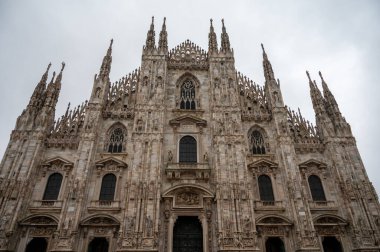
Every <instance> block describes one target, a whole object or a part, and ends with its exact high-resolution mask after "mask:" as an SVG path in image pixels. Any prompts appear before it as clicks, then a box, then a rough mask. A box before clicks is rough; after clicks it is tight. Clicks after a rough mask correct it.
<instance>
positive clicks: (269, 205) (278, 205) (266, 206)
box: [255, 200, 285, 211]
mask: <svg viewBox="0 0 380 252" xmlns="http://www.w3.org/2000/svg"><path fill="white" fill-rule="evenodd" d="M255 210H259V211H285V206H284V204H283V202H282V201H261V200H257V201H256V200H255Z"/></svg>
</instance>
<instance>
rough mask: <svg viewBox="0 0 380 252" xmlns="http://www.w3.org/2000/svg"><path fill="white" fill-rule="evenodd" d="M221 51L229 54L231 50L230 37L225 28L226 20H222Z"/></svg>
mask: <svg viewBox="0 0 380 252" xmlns="http://www.w3.org/2000/svg"><path fill="white" fill-rule="evenodd" d="M221 46H222V48H221V50H222V51H223V52H227V51H230V50H231V47H230V38H229V37H228V33H227V31H226V27H225V26H224V19H222V35H221Z"/></svg>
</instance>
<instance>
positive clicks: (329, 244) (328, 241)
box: [322, 236, 343, 252]
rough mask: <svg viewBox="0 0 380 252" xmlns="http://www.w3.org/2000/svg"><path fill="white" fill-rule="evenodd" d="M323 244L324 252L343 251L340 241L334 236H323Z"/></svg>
mask: <svg viewBox="0 0 380 252" xmlns="http://www.w3.org/2000/svg"><path fill="white" fill-rule="evenodd" d="M322 245H323V251H324V252H343V249H342V246H341V245H340V242H339V241H338V240H337V239H336V238H335V237H333V236H331V237H330V236H327V237H325V238H323V242H322Z"/></svg>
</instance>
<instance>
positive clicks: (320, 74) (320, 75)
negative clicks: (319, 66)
mask: <svg viewBox="0 0 380 252" xmlns="http://www.w3.org/2000/svg"><path fill="white" fill-rule="evenodd" d="M318 73H319V77H321V80H322V82H325V80H324V79H323V76H322V73H321V71H319V72H318Z"/></svg>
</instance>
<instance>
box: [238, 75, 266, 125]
mask: <svg viewBox="0 0 380 252" xmlns="http://www.w3.org/2000/svg"><path fill="white" fill-rule="evenodd" d="M236 80H237V84H238V88H239V93H240V97H241V101H242V102H241V105H242V108H241V109H242V119H243V120H247V121H250V120H254V121H269V120H270V119H271V118H272V115H271V111H270V109H269V104H268V100H267V97H266V95H265V91H264V89H263V88H262V87H260V86H259V85H257V84H256V83H255V82H253V81H252V80H250V79H248V78H247V77H246V76H244V75H243V74H241V73H240V72H237V73H236Z"/></svg>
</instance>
